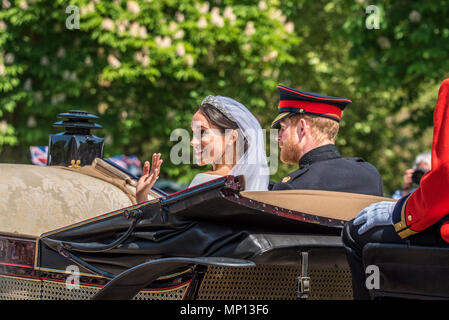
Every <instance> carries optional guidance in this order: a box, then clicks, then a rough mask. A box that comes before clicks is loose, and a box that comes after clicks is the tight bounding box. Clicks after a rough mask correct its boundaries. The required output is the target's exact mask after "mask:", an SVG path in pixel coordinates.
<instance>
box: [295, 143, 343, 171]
mask: <svg viewBox="0 0 449 320" xmlns="http://www.w3.org/2000/svg"><path fill="white" fill-rule="evenodd" d="M336 158H341V154H340V153H339V152H338V150H337V148H336V147H335V145H333V144H326V145H324V146H321V147H318V148H315V149H313V150H310V151H309V152H307V153H306V154H305V155H303V156H302V158H301V159H299V167H300V168H301V167H304V166H307V165H311V164H313V163H315V162H318V161H324V160H330V159H336Z"/></svg>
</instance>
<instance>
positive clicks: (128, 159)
mask: <svg viewBox="0 0 449 320" xmlns="http://www.w3.org/2000/svg"><path fill="white" fill-rule="evenodd" d="M108 160H111V161H112V162H114V163H115V164H116V165H119V166H120V167H122V168H124V169H126V170H128V171H129V172H130V173H132V174H134V175H135V176H140V175H141V174H142V164H141V163H140V160H139V159H138V158H137V157H136V156H134V155H131V156H125V155H123V154H122V155H116V156H113V157H110V158H108Z"/></svg>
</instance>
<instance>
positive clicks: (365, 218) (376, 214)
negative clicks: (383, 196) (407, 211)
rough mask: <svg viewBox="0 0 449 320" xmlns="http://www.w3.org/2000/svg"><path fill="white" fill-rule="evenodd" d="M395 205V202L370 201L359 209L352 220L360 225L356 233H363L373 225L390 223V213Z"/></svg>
mask: <svg viewBox="0 0 449 320" xmlns="http://www.w3.org/2000/svg"><path fill="white" fill-rule="evenodd" d="M395 205H396V202H392V201H381V202H377V203H372V204H371V205H369V206H368V207H366V208H365V209H363V210H362V211H360V212H359V214H358V215H357V217H356V218H355V219H354V222H353V224H354V225H356V226H358V225H362V226H361V227H360V228H359V232H358V233H359V234H363V233H365V232H366V231H368V230H370V229H372V228H374V227H379V226H388V225H392V224H393V221H392V214H393V209H394V206H395Z"/></svg>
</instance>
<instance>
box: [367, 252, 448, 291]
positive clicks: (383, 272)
mask: <svg viewBox="0 0 449 320" xmlns="http://www.w3.org/2000/svg"><path fill="white" fill-rule="evenodd" d="M363 261H364V267H365V270H366V268H367V267H368V266H369V265H374V266H377V267H378V268H379V275H380V282H379V287H378V288H374V289H372V290H370V294H371V297H372V298H373V299H374V298H382V297H384V298H385V297H394V298H418V299H449V247H425V246H412V245H406V244H404V245H402V244H384V243H369V244H367V245H366V246H365V247H364V249H363ZM369 274H372V273H369ZM367 276H368V275H367Z"/></svg>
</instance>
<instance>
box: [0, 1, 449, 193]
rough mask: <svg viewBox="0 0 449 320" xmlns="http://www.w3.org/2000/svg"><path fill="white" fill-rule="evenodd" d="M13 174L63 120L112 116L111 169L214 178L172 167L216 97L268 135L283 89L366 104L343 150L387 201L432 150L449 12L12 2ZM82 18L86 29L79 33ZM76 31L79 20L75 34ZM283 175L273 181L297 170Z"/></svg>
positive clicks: (398, 4) (413, 5)
mask: <svg viewBox="0 0 449 320" xmlns="http://www.w3.org/2000/svg"><path fill="white" fill-rule="evenodd" d="M0 3H1V4H0V8H1V11H0V161H1V162H10V163H30V155H29V150H28V148H29V146H30V145H46V144H47V143H48V136H49V134H54V133H56V132H58V130H57V129H55V128H53V127H52V125H51V124H52V123H53V122H55V121H57V118H56V115H57V114H58V113H61V112H66V111H68V110H72V109H77V110H86V111H89V112H91V113H94V114H97V115H99V116H100V117H101V120H100V121H99V123H100V124H101V125H102V126H103V128H104V129H102V130H101V131H98V132H96V134H97V135H98V136H102V137H105V141H106V146H105V156H106V157H108V156H112V155H116V154H127V155H131V154H134V155H137V156H138V157H139V158H140V159H141V160H144V159H150V157H151V154H152V153H153V152H161V153H162V155H163V158H164V159H165V162H164V164H163V167H162V173H161V175H162V177H163V178H168V179H171V180H175V181H178V182H180V183H188V181H190V180H191V179H192V178H193V176H194V175H195V174H196V173H198V172H200V171H202V170H204V168H199V167H196V166H192V165H184V164H181V165H175V164H174V163H171V161H170V159H169V155H170V150H171V148H172V147H173V146H174V144H176V143H177V142H176V141H170V139H169V137H170V134H171V132H172V131H173V130H174V129H176V128H186V129H188V128H190V121H191V117H192V113H193V111H194V110H195V109H196V108H197V106H198V104H199V103H200V102H201V100H202V98H204V97H205V96H206V95H208V94H215V95H216V94H220V95H225V96H231V97H234V98H235V99H237V100H239V101H240V102H242V103H243V104H245V105H246V106H247V107H248V108H249V109H250V110H251V111H252V112H253V113H254V114H255V115H256V116H257V117H258V119H259V120H260V122H261V124H262V127H263V128H266V129H269V124H270V123H271V120H272V119H273V117H274V116H275V114H276V105H277V103H278V94H277V90H276V86H277V85H278V84H284V85H287V86H290V87H294V88H298V89H301V90H306V91H313V92H319V93H323V94H327V95H332V96H339V97H347V98H350V99H352V100H353V103H352V104H351V105H349V106H348V108H347V109H346V111H345V112H344V116H343V121H342V123H341V131H340V133H339V136H338V138H337V146H338V148H339V150H340V152H341V153H342V154H343V155H344V156H348V157H351V156H361V157H363V158H364V159H366V160H368V161H369V162H371V163H372V164H374V165H375V166H376V167H377V168H378V170H379V171H380V173H381V174H382V177H383V180H384V189H385V193H386V195H388V194H391V193H392V192H393V191H394V190H395V189H397V188H400V187H401V184H402V173H403V171H404V170H405V169H406V168H408V167H411V165H412V163H413V159H414V157H415V156H416V154H417V153H420V152H422V151H427V150H430V146H431V141H432V111H433V108H434V106H435V102H436V98H437V94H438V88H439V85H440V83H441V81H442V80H443V79H444V78H445V77H448V75H449V59H448V52H449V39H448V38H449V22H447V19H445V17H447V16H449V3H448V1H444V0H435V1H426V2H418V1H405V0H397V1H392V0H391V1H388V0H384V1H377V2H376V3H374V4H375V5H376V6H377V7H378V8H379V14H380V15H379V22H380V24H379V27H380V28H379V29H368V28H367V27H366V20H367V18H369V17H370V13H367V12H366V8H367V7H368V6H369V5H371V4H373V3H369V2H367V1H363V0H359V1H349V0H348V1H346V0H333V1H324V0H295V1H287V0H286V1H277V0H260V1H249V0H246V1H245V0H244V1H241V0H240V1H231V0H229V1H227V0H216V1H200V0H177V1H174V0H129V1H126V0H111V1H94V0H91V1H86V0H79V1H62V0H51V1H50V0H16V1H13V0H0ZM70 5H73V6H76V7H77V8H78V9H79V13H80V20H79V21H80V24H79V29H68V28H67V27H66V21H67V19H69V20H70V18H71V17H72V16H71V14H72V13H73V11H69V12H68V13H66V9H67V7H68V6H70ZM72 22H73V21H72ZM294 169H295V168H294V167H293V166H287V165H285V164H282V163H280V162H279V170H278V171H277V172H276V173H275V174H274V175H273V176H272V177H271V179H272V180H273V181H276V180H279V179H280V178H282V177H283V176H284V175H285V174H286V173H287V172H289V171H292V170H294Z"/></svg>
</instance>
